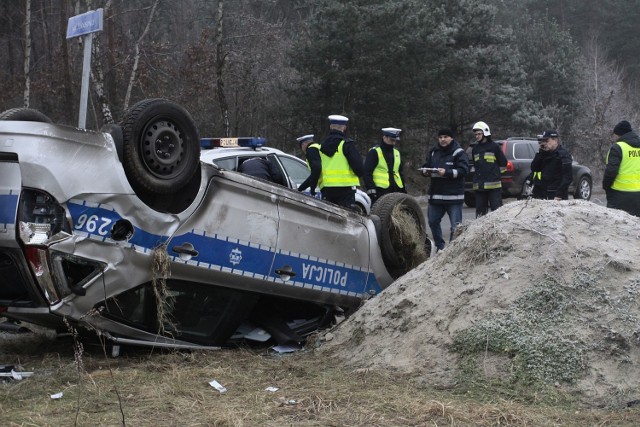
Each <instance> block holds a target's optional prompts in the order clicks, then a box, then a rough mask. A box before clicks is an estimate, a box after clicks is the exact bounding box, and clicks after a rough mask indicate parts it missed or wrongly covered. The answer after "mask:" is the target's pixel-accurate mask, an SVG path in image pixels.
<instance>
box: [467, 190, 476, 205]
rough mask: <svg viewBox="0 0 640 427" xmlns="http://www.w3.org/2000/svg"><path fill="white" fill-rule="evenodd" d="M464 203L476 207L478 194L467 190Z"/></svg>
mask: <svg viewBox="0 0 640 427" xmlns="http://www.w3.org/2000/svg"><path fill="white" fill-rule="evenodd" d="M464 204H465V205H467V206H468V207H470V208H475V207H476V195H475V194H474V193H473V192H469V191H465V193H464Z"/></svg>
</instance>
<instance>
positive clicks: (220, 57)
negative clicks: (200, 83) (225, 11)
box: [216, 0, 230, 136]
mask: <svg viewBox="0 0 640 427" xmlns="http://www.w3.org/2000/svg"><path fill="white" fill-rule="evenodd" d="M223 3H224V1H223V0H218V13H217V15H218V16H217V17H218V19H217V24H216V92H217V94H218V103H219V104H220V110H221V112H222V126H223V129H224V136H230V132H229V130H230V126H229V104H228V102H227V97H226V96H225V94H224V80H223V79H222V73H223V71H224V65H225V60H226V58H227V54H226V53H224V52H223V51H222V22H223V16H222V6H223Z"/></svg>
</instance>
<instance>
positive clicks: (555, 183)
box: [527, 129, 573, 200]
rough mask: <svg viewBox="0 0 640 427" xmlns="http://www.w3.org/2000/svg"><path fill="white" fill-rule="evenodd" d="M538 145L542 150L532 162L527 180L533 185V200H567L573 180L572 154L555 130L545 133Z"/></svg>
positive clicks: (539, 139)
mask: <svg viewBox="0 0 640 427" xmlns="http://www.w3.org/2000/svg"><path fill="white" fill-rule="evenodd" d="M538 145H539V147H540V150H539V151H538V152H537V153H536V155H535V156H534V158H533V160H532V161H531V174H530V175H529V177H528V178H527V181H528V182H529V183H532V184H533V198H534V199H543V200H567V199H568V198H569V185H570V184H571V181H572V179H573V175H572V172H571V170H572V169H571V163H572V162H573V159H572V158H571V154H569V152H568V151H567V150H565V148H564V147H563V146H562V145H561V144H560V134H558V131H556V130H555V129H549V130H546V131H544V133H543V134H542V135H540V137H539V138H538Z"/></svg>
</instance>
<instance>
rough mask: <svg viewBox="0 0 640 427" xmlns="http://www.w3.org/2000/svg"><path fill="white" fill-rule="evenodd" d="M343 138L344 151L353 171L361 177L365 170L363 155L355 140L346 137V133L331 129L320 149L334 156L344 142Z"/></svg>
mask: <svg viewBox="0 0 640 427" xmlns="http://www.w3.org/2000/svg"><path fill="white" fill-rule="evenodd" d="M342 140H344V145H343V146H342V153H343V154H344V156H345V157H346V158H347V161H348V162H349V166H351V170H352V171H353V173H355V174H356V175H357V176H359V177H361V176H362V174H363V172H364V170H363V166H362V157H361V156H360V153H359V152H358V147H356V143H355V141H354V140H352V139H350V138H347V137H345V136H344V133H342V132H340V131H337V130H335V129H334V130H331V132H330V133H329V135H328V136H327V137H326V138H325V139H324V141H322V144H321V146H322V148H321V149H320V151H322V152H323V153H324V154H325V155H327V156H329V157H333V155H334V154H336V152H337V151H338V146H339V145H340V142H342Z"/></svg>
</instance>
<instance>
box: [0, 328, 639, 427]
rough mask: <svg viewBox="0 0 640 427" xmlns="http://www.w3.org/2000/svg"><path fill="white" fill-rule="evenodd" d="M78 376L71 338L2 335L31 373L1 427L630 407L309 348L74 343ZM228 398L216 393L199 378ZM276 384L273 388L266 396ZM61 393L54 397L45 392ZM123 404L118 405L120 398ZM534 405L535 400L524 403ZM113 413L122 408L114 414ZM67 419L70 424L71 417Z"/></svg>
mask: <svg viewBox="0 0 640 427" xmlns="http://www.w3.org/2000/svg"><path fill="white" fill-rule="evenodd" d="M84 349H85V353H84V355H83V358H82V359H83V367H84V369H83V371H82V375H81V377H80V379H79V378H78V371H77V369H76V367H75V366H74V354H73V353H74V345H73V342H72V340H70V339H66V340H61V339H57V340H54V339H52V338H51V337H49V336H47V337H45V336H35V337H34V336H33V335H28V336H20V337H19V336H12V337H10V339H8V340H5V339H3V346H2V349H1V350H0V355H1V357H2V361H1V362H2V363H11V364H18V363H20V364H21V365H22V368H23V369H24V370H29V371H34V372H35V374H34V375H33V376H32V377H29V378H26V379H24V380H22V381H11V382H9V383H5V384H0V419H1V420H2V425H3V426H68V425H78V426H116V425H123V422H122V421H123V419H124V425H129V426H443V425H447V426H471V425H473V426H552V425H558V426H560V425H561V426H595V425H604V426H632V425H638V424H640V412H639V411H638V409H634V408H631V409H621V410H618V411H605V410H583V409H578V408H576V407H572V406H569V405H566V404H565V405H564V406H550V405H549V404H548V403H545V404H541V403H535V399H533V398H532V397H531V396H522V397H510V398H508V399H505V398H504V396H503V397H501V395H500V393H493V392H487V391H485V394H484V395H481V396H480V395H479V394H478V393H477V391H475V392H474V391H472V390H455V391H452V390H449V391H442V390H433V389H427V388H424V387H421V386H419V385H418V384H417V383H416V382H415V381H414V380H413V378H412V377H410V376H406V375H399V374H397V373H394V372H390V371H384V372H375V371H370V370H357V371H347V370H345V369H343V368H342V367H340V366H339V365H338V362H336V361H335V360H333V359H330V358H326V357H324V356H320V355H319V354H317V353H315V352H313V351H308V352H301V353H298V354H294V355H290V356H277V355H271V354H269V353H268V350H266V349H248V348H244V349H229V350H220V351H216V352H189V353H182V352H169V353H162V352H159V351H158V350H155V351H150V350H149V349H145V350H140V349H136V350H135V351H134V350H128V351H127V352H125V354H124V355H123V356H121V357H120V358H117V359H108V358H106V357H105V356H104V354H105V352H104V351H103V349H102V348H101V347H100V345H93V344H90V343H89V342H86V343H85V345H84ZM213 379H215V380H217V381H218V382H220V383H221V384H222V385H224V386H225V387H226V388H227V389H228V391H227V392H226V393H224V394H220V393H219V392H218V391H216V390H215V389H214V388H212V387H211V386H209V384H208V382H209V381H211V380H213ZM269 386H274V387H278V388H279V390H278V391H276V392H268V391H265V388H266V387H269ZM60 391H62V392H64V397H63V398H62V399H60V400H52V399H51V398H50V395H51V394H53V393H57V392H60ZM116 393H118V394H119V395H120V397H121V400H122V407H120V402H119V399H118V395H117V394H116ZM532 402H533V403H532ZM121 409H122V412H121ZM76 414H77V421H76Z"/></svg>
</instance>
